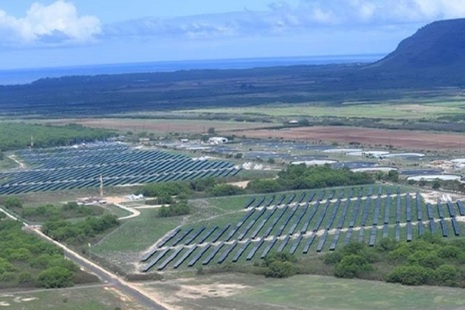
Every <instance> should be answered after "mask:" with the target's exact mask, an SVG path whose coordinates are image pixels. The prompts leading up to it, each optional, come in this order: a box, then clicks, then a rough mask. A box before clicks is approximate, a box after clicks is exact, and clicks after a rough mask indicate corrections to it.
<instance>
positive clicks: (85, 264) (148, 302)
mask: <svg viewBox="0 0 465 310" xmlns="http://www.w3.org/2000/svg"><path fill="white" fill-rule="evenodd" d="M0 212H3V213H5V214H6V215H7V216H8V217H10V218H11V219H13V220H18V219H17V218H16V217H15V216H14V215H12V214H10V213H9V212H8V211H7V210H4V209H2V208H0ZM23 225H24V226H25V228H26V230H27V231H30V232H33V233H35V234H36V235H38V236H39V237H40V238H42V239H44V240H46V241H48V242H50V243H53V244H55V245H56V246H58V247H60V248H62V249H63V251H64V255H65V257H66V258H68V259H70V260H71V261H73V262H74V263H76V264H77V265H79V266H80V267H82V268H84V269H85V270H86V271H88V272H91V273H93V274H95V275H96V276H97V277H99V279H100V280H101V281H102V282H104V283H106V284H108V285H111V286H112V287H113V288H115V289H117V290H118V291H120V292H121V293H123V294H124V295H126V296H129V297H131V298H133V299H134V300H135V301H136V302H137V303H139V304H140V305H141V306H144V307H147V308H148V309H154V310H159V309H160V310H162V309H163V310H164V309H168V308H167V307H165V306H162V305H161V304H160V303H159V301H157V300H154V299H153V298H152V297H151V296H150V295H149V294H147V293H146V292H144V291H142V290H140V289H138V288H137V287H136V286H134V285H132V284H131V283H129V282H127V281H125V280H124V279H122V278H120V277H118V275H116V274H114V273H112V272H110V271H108V270H106V269H104V268H102V267H100V266H99V265H97V264H95V263H93V262H92V261H90V260H89V259H87V258H85V257H83V256H82V255H80V254H78V253H76V252H75V251H73V250H71V249H69V248H68V247H67V246H66V245H64V244H62V243H60V242H58V241H55V240H53V239H52V238H50V237H48V236H47V235H45V234H44V233H43V232H42V231H41V230H40V229H39V228H38V227H35V226H31V225H29V224H27V223H25V222H23Z"/></svg>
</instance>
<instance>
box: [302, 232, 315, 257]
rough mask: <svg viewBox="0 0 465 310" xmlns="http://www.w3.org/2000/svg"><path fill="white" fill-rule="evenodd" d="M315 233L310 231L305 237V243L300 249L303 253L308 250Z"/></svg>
mask: <svg viewBox="0 0 465 310" xmlns="http://www.w3.org/2000/svg"><path fill="white" fill-rule="evenodd" d="M315 237H316V234H315V233H311V235H310V237H309V238H308V239H307V242H305V245H304V247H303V249H302V253H303V254H307V253H308V251H309V250H310V247H311V245H312V244H313V241H314V240H315Z"/></svg>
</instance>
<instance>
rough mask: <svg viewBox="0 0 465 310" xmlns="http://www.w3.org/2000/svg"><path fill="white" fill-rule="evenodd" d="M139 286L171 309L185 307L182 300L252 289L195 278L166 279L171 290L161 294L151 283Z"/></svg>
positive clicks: (186, 300) (232, 293)
mask: <svg viewBox="0 0 465 310" xmlns="http://www.w3.org/2000/svg"><path fill="white" fill-rule="evenodd" d="M214 278H217V277H214ZM137 286H139V287H140V289H143V290H144V291H145V292H147V293H149V294H150V295H151V296H152V297H153V298H154V299H156V300H161V301H162V302H163V304H164V305H169V309H184V307H182V306H180V303H182V302H188V303H193V302H194V301H195V300H200V299H209V298H218V297H220V298H221V297H229V296H232V295H235V294H240V293H241V292H242V291H244V290H246V289H251V287H250V286H246V285H243V284H238V283H224V281H215V282H213V283H208V284H205V283H203V284H198V283H196V281H195V278H186V279H183V278H180V279H175V280H168V281H165V282H164V286H166V287H170V289H168V290H170V291H171V292H170V293H169V294H167V292H166V291H165V292H163V293H162V294H160V291H159V290H157V289H156V288H154V287H151V286H150V285H146V284H137ZM189 301H190V302H189Z"/></svg>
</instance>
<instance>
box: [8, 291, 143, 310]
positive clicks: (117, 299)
mask: <svg viewBox="0 0 465 310" xmlns="http://www.w3.org/2000/svg"><path fill="white" fill-rule="evenodd" d="M0 307H1V308H3V309H8V310H26V309H34V310H115V309H134V310H143V309H145V308H142V307H141V306H139V305H137V304H136V303H134V302H132V301H131V300H129V299H127V298H125V297H123V296H120V295H118V293H117V292H116V291H114V290H113V289H111V288H104V287H99V286H96V287H87V288H79V287H75V288H68V289H59V290H42V291H33V292H21V293H16V292H15V293H1V292H0Z"/></svg>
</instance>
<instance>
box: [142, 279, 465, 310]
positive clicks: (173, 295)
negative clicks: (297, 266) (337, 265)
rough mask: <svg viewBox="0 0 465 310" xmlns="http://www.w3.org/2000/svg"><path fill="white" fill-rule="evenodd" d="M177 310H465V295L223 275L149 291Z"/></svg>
mask: <svg viewBox="0 0 465 310" xmlns="http://www.w3.org/2000/svg"><path fill="white" fill-rule="evenodd" d="M144 287H145V288H148V289H149V290H151V291H152V293H153V294H154V295H160V296H162V297H161V298H163V301H164V302H165V303H166V304H168V305H172V306H173V307H181V308H183V307H186V308H189V309H194V310H196V309H199V310H204V309H244V310H248V309H250V310H252V309H253V310H255V309H259V310H260V309H263V310H265V309H284V308H285V309H424V310H427V309H463V307H465V299H464V298H463V289H458V288H457V289H456V288H443V287H407V286H401V285H395V284H387V283H383V282H378V281H364V280H347V279H336V278H333V277H323V276H311V275H303V276H294V277H291V278H288V279H269V278H265V277H262V276H255V275H247V274H232V273H227V274H220V275H212V276H209V275H205V276H196V277H192V278H187V279H177V280H168V281H164V282H154V283H151V284H147V285H144Z"/></svg>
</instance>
